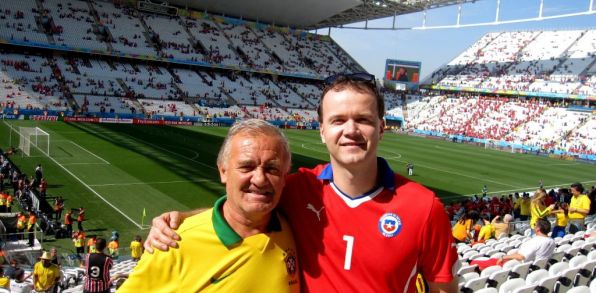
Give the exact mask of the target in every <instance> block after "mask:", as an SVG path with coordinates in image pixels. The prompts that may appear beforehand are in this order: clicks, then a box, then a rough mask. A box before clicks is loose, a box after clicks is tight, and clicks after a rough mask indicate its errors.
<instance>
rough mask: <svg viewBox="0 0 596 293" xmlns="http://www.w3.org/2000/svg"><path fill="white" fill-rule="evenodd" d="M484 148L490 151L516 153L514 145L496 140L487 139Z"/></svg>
mask: <svg viewBox="0 0 596 293" xmlns="http://www.w3.org/2000/svg"><path fill="white" fill-rule="evenodd" d="M484 148H485V149H490V150H498V151H505V152H511V153H515V149H514V147H513V144H511V143H506V142H503V141H499V140H495V139H486V140H485V141H484Z"/></svg>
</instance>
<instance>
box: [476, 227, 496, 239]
mask: <svg viewBox="0 0 596 293" xmlns="http://www.w3.org/2000/svg"><path fill="white" fill-rule="evenodd" d="M494 233H495V228H494V227H493V225H491V224H486V225H484V226H482V228H480V232H479V233H478V241H480V240H485V241H486V240H488V239H491V238H492V237H493V234H494Z"/></svg>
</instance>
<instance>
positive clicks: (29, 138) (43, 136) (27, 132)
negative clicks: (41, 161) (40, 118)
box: [19, 127, 50, 156]
mask: <svg viewBox="0 0 596 293" xmlns="http://www.w3.org/2000/svg"><path fill="white" fill-rule="evenodd" d="M19 149H21V151H22V152H23V155H26V156H33V155H36V154H38V153H41V154H43V155H46V156H50V134H49V133H47V132H45V131H43V130H41V129H40V128H39V127H19Z"/></svg>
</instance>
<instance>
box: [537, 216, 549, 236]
mask: <svg viewBox="0 0 596 293" xmlns="http://www.w3.org/2000/svg"><path fill="white" fill-rule="evenodd" d="M536 228H538V231H540V233H542V234H544V235H547V234H548V232H550V222H549V221H548V220H547V219H544V218H540V219H538V221H536Z"/></svg>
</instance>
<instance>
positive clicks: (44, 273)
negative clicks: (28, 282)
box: [33, 251, 60, 293]
mask: <svg viewBox="0 0 596 293" xmlns="http://www.w3.org/2000/svg"><path fill="white" fill-rule="evenodd" d="M59 280H60V269H59V268H58V266H56V265H55V264H53V263H52V256H51V255H50V253H49V252H47V251H46V252H44V253H43V254H42V256H41V258H40V260H39V262H37V263H36V264H35V266H34V267H33V285H34V287H35V292H39V293H51V292H53V290H54V286H56V284H58V281H59Z"/></svg>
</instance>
